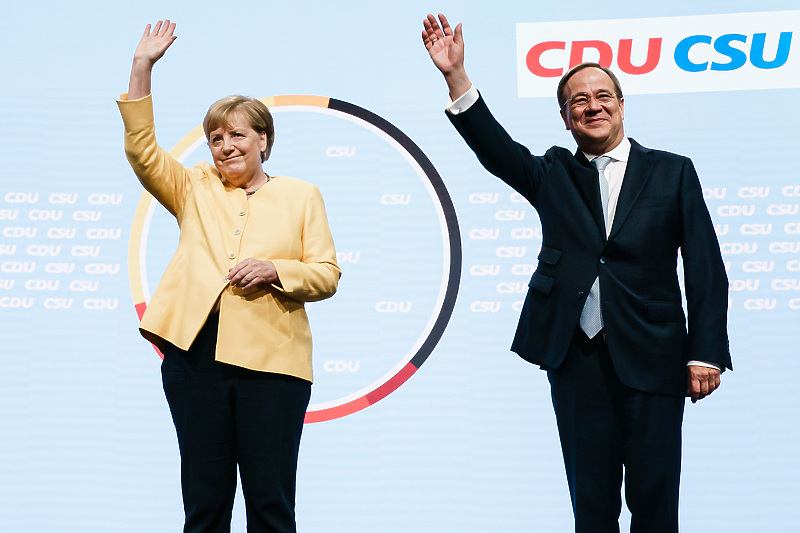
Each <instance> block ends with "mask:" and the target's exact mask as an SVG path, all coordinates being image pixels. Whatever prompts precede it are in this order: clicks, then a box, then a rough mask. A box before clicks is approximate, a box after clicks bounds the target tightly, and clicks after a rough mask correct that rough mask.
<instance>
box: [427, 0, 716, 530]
mask: <svg viewBox="0 0 800 533" xmlns="http://www.w3.org/2000/svg"><path fill="white" fill-rule="evenodd" d="M423 25H424V30H423V32H422V39H423V42H424V44H425V47H426V49H427V50H428V52H429V54H430V56H431V59H432V60H433V62H434V64H435V65H436V67H437V68H438V69H439V70H440V71H441V72H442V74H443V75H444V78H445V81H446V82H447V85H448V88H449V90H450V98H451V100H452V102H451V104H450V105H449V106H448V116H449V118H450V120H451V121H452V123H453V125H454V126H455V127H456V129H457V130H458V132H459V133H460V134H461V136H462V137H463V138H464V140H465V141H466V142H467V144H468V145H469V147H470V148H471V149H472V150H473V151H474V152H475V154H476V155H477V156H478V159H479V161H480V162H481V164H483V166H484V167H485V168H486V169H487V170H489V171H490V172H491V173H492V174H494V175H496V176H498V177H499V178H501V179H502V180H503V181H505V182H506V183H507V184H508V185H510V186H511V187H513V188H514V189H515V190H516V191H517V192H519V193H520V194H521V195H523V196H524V197H525V198H526V199H527V200H528V201H529V202H530V203H531V205H532V206H533V207H534V208H535V209H536V210H537V212H538V214H539V218H540V220H541V224H542V249H541V252H540V253H539V264H538V266H537V269H536V271H535V272H534V274H533V277H532V278H531V281H530V287H529V291H528V294H527V296H526V298H525V304H524V306H523V309H522V313H521V317H520V321H519V326H518V328H517V333H516V336H515V338H514V342H513V344H512V350H513V351H515V352H516V353H518V354H519V355H520V356H521V357H523V358H524V359H526V360H527V361H530V362H532V363H535V364H538V365H540V366H541V367H542V368H543V369H545V370H547V374H548V379H549V381H550V385H551V395H552V400H553V408H554V410H555V414H556V420H557V424H558V431H559V437H560V439H561V448H562V451H563V455H564V463H565V467H566V472H567V481H568V484H569V489H570V496H571V498H572V508H573V512H574V515H575V531H576V532H580V533H606V532H614V533H617V532H618V531H619V513H620V510H621V496H620V489H621V485H622V480H623V471H624V477H625V489H626V490H625V494H626V502H627V504H628V508H629V510H630V511H631V532H636V533H655V532H662V531H663V532H677V531H678V487H679V479H680V464H681V424H682V421H683V408H684V403H685V396H686V395H687V394H688V395H689V396H690V397H691V399H692V401H693V402H696V401H697V400H698V399H701V398H704V397H705V396H707V395H709V394H711V393H712V392H713V391H714V390H715V389H716V388H717V387H719V385H720V372H721V371H722V370H724V369H725V368H731V360H730V355H729V350H728V337H727V326H726V323H727V304H728V296H727V290H728V280H727V276H726V274H725V268H724V265H723V262H722V258H721V255H720V251H719V243H718V242H717V238H716V235H715V233H714V227H713V224H712V222H711V218H710V216H709V214H708V209H707V208H706V205H705V202H704V200H703V195H702V190H701V188H700V182H699V180H698V178H697V174H696V172H695V170H694V166H693V165H692V162H691V161H690V160H689V159H688V158H686V157H682V156H679V155H675V154H671V153H668V152H663V151H657V150H651V149H649V148H644V147H642V146H641V145H639V144H638V143H637V142H636V141H634V140H633V139H628V138H626V137H625V135H624V133H623V118H624V105H625V102H624V99H623V96H622V90H621V88H620V86H619V82H618V80H617V79H616V76H614V74H613V73H612V72H611V71H610V70H608V69H606V68H603V67H601V66H600V65H598V64H595V63H584V64H581V65H578V66H576V67H574V68H572V69H571V70H570V71H569V72H567V73H566V74H565V75H564V77H563V78H562V79H561V81H560V83H559V85H558V91H557V93H558V94H557V96H558V102H559V107H560V109H561V116H562V118H563V120H564V125H565V126H566V128H567V129H568V130H569V131H570V132H571V133H572V136H573V138H574V139H575V142H576V143H577V145H578V150H577V152H575V153H574V154H573V153H571V152H569V151H568V150H566V149H564V148H560V147H553V148H551V149H549V150H548V151H547V152H546V153H545V154H544V155H543V156H533V155H531V153H530V152H529V151H528V150H527V149H526V148H525V147H524V146H522V145H520V144H518V143H516V142H514V141H513V140H512V139H511V137H510V136H509V135H508V134H507V133H506V131H505V130H504V129H503V128H502V126H500V124H499V123H498V122H497V121H496V120H495V119H494V117H492V115H491V113H490V112H489V110H488V108H487V107H486V104H485V103H484V101H483V99H482V98H481V97H480V95H479V94H478V92H477V90H476V89H475V88H474V87H473V86H472V83H471V82H470V80H469V78H468V77H467V74H466V71H465V69H464V41H463V36H462V33H461V25H460V24H459V25H457V26H456V28H455V30H453V29H452V28H451V27H450V25H449V24H448V23H447V19H446V18H445V17H444V16H443V15H441V14H440V15H439V19H438V20H437V19H436V17H434V16H433V15H428V17H427V18H426V20H425V21H424V23H423ZM679 251H680V254H681V257H682V260H683V265H684V281H685V292H686V300H687V311H688V331H687V319H686V315H685V314H684V310H683V306H682V304H681V290H680V285H679V281H678V275H677V257H678V252H679Z"/></svg>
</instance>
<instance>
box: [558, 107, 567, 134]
mask: <svg viewBox="0 0 800 533" xmlns="http://www.w3.org/2000/svg"><path fill="white" fill-rule="evenodd" d="M560 113H561V120H563V121H564V127H565V128H567V131H569V117H568V116H567V110H566V106H564V107H563V108H561V111H560Z"/></svg>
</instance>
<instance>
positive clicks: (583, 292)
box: [578, 291, 586, 298]
mask: <svg viewBox="0 0 800 533" xmlns="http://www.w3.org/2000/svg"><path fill="white" fill-rule="evenodd" d="M584 296H586V291H578V298H583V297H584Z"/></svg>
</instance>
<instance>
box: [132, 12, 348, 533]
mask: <svg viewBox="0 0 800 533" xmlns="http://www.w3.org/2000/svg"><path fill="white" fill-rule="evenodd" d="M174 30H175V24H174V23H170V21H169V20H166V21H164V22H163V23H162V22H161V21H159V22H158V23H157V24H156V25H155V28H154V29H153V31H152V33H151V28H150V25H149V24H148V26H147V28H146V29H145V32H144V35H143V36H142V39H141V41H140V42H139V45H138V46H137V48H136V52H135V53H134V60H133V67H132V68H131V79H130V86H129V89H128V93H127V94H126V95H122V96H121V97H120V100H119V101H118V105H119V108H120V112H121V113H122V118H123V122H124V124H125V151H126V154H127V156H128V160H129V161H130V163H131V166H132V167H133V170H134V172H135V173H136V175H137V177H138V178H139V180H140V181H141V182H142V185H143V186H144V188H145V189H147V190H148V191H149V192H150V193H151V194H152V195H153V196H154V197H155V198H156V199H157V200H158V201H159V202H160V203H161V204H162V205H163V206H164V207H165V208H166V209H167V210H168V211H169V212H170V213H172V214H173V215H174V216H175V217H176V218H177V220H178V225H179V226H180V239H179V242H178V249H177V251H176V252H175V256H174V257H173V258H172V261H171V262H170V264H169V266H168V267H167V270H166V272H165V273H164V276H163V277H162V279H161V282H160V283H159V285H158V288H157V289H156V291H155V293H154V295H153V298H152V299H151V301H150V303H149V306H148V308H147V311H146V312H145V314H144V316H143V318H142V322H141V325H140V331H141V332H142V335H144V336H145V337H146V338H147V339H148V340H151V341H152V342H154V343H155V344H156V345H157V346H158V347H159V348H160V349H161V351H162V353H163V354H164V362H163V364H162V379H163V383H164V392H165V393H166V397H167V401H168V403H169V407H170V412H171V413H172V418H173V421H174V422H175V428H176V430H177V434H178V445H179V448H180V453H181V485H182V490H183V501H184V510H185V513H186V522H185V526H184V531H185V532H217V531H230V520H231V510H232V506H233V499H234V494H235V491H236V469H237V465H238V468H239V471H240V475H241V481H242V490H243V493H244V497H245V507H246V510H247V530H248V531H249V532H255V531H259V532H260V531H281V532H283V531H296V526H295V517H294V497H295V478H296V470H297V453H298V448H299V444H300V434H301V432H302V428H303V419H304V416H305V410H306V408H307V406H308V401H309V397H310V394H311V378H312V375H311V333H310V330H309V325H308V318H307V316H306V314H305V310H304V308H303V303H304V302H310V301H316V300H322V299H324V298H328V297H330V296H331V295H333V293H334V292H336V287H337V283H338V280H339V276H340V274H341V273H340V270H339V268H338V266H337V265H336V252H335V250H334V246H333V239H332V238H331V234H330V229H329V228H328V222H327V218H326V215H325V207H324V205H323V202H322V196H321V195H320V193H319V189H317V187H316V186H314V185H311V184H309V183H305V182H302V181H299V180H295V179H292V178H289V177H286V176H269V175H268V174H266V173H265V172H264V169H263V168H262V163H263V162H264V161H266V160H267V158H268V157H269V154H270V149H271V148H272V142H273V140H274V132H273V126H272V117H271V116H270V113H269V110H268V109H267V108H266V106H264V104H262V103H261V102H259V101H258V100H254V99H250V98H245V97H240V96H233V97H229V98H224V99H222V100H220V101H218V102H216V103H215V104H213V105H212V106H211V108H210V109H209V110H208V113H207V115H206V118H205V120H204V121H203V128H204V131H205V134H206V137H207V138H208V145H209V148H210V149H211V156H212V158H213V160H214V165H213V166H212V165H210V164H208V163H199V164H198V165H196V166H195V167H193V168H186V167H184V166H183V165H181V164H180V163H178V162H177V161H176V160H175V159H173V158H172V157H171V156H170V155H169V154H167V152H166V151H164V150H163V149H161V148H160V147H159V146H158V145H157V143H156V138H155V132H154V125H153V110H152V100H151V96H150V80H151V73H152V68H153V65H154V64H155V63H156V61H158V59H160V58H161V57H162V56H163V55H164V53H165V52H166V50H167V48H169V46H170V45H171V44H172V42H173V41H174V40H175V39H176V36H175V35H174Z"/></svg>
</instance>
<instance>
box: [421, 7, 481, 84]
mask: <svg viewBox="0 0 800 533" xmlns="http://www.w3.org/2000/svg"><path fill="white" fill-rule="evenodd" d="M422 26H423V30H422V43H423V44H424V45H425V49H426V50H428V54H430V56H431V60H432V61H433V64H434V65H435V66H436V68H438V69H439V71H440V72H441V73H442V74H443V75H444V79H445V81H446V82H447V86H448V88H449V89H450V98H451V99H453V100H455V99H456V98H458V97H459V96H461V95H462V94H464V93H465V92H467V90H468V89H469V88H470V86H471V85H472V83H471V82H470V81H469V77H467V72H466V70H465V69H464V37H463V35H462V33H461V24H460V23H459V24H458V25H456V28H455V31H454V30H453V29H452V28H451V27H450V24H449V23H448V22H447V17H445V16H444V15H443V14H441V13H439V19H438V20H437V19H436V17H434V16H433V15H431V14H429V15H428V16H427V17H426V18H425V20H423V21H422Z"/></svg>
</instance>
